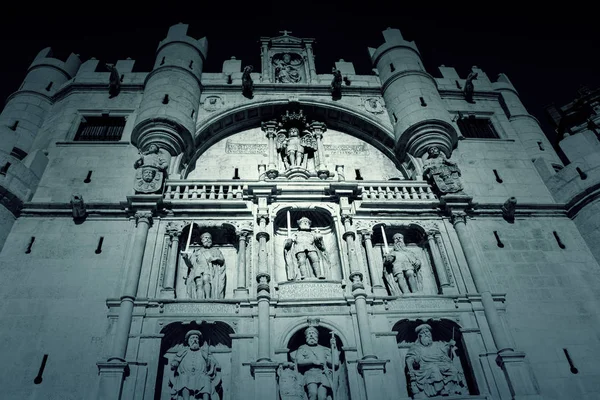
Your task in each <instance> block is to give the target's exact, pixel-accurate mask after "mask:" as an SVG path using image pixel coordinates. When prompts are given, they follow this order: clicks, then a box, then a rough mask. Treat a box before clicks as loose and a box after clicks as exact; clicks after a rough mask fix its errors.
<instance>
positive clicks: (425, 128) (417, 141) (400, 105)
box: [369, 28, 458, 159]
mask: <svg viewBox="0 0 600 400" xmlns="http://www.w3.org/2000/svg"><path fill="white" fill-rule="evenodd" d="M383 37H384V38H385V43H383V44H382V45H381V46H379V47H378V48H377V49H373V48H369V53H370V55H371V60H372V62H373V65H374V66H375V67H376V68H377V71H378V72H379V77H380V79H381V87H382V92H383V98H384V99H385V103H386V106H387V109H388V113H389V115H390V119H391V122H392V125H393V126H394V139H395V148H394V150H395V152H396V154H397V155H398V156H399V158H400V159H403V158H404V157H405V156H406V153H409V154H411V155H413V156H415V157H420V156H422V155H423V153H425V151H426V150H427V148H428V147H429V146H432V145H435V146H438V147H439V148H440V149H441V150H443V151H444V153H446V155H447V156H450V154H451V153H452V149H453V148H454V146H455V145H456V143H457V137H458V136H457V134H456V131H455V130H454V128H453V127H452V123H451V121H452V118H451V117H450V114H449V113H448V111H447V110H446V107H445V105H444V103H443V102H442V99H441V97H440V95H439V92H438V89H437V86H436V82H435V79H434V78H433V77H432V76H431V75H430V74H428V73H427V72H426V71H425V68H424V67H423V63H422V61H421V55H420V54H419V50H418V49H417V46H416V45H415V43H414V42H408V41H406V40H404V38H403V37H402V34H401V33H400V31H399V30H398V29H391V28H388V29H386V30H385V31H383Z"/></svg>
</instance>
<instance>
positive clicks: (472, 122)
mask: <svg viewBox="0 0 600 400" xmlns="http://www.w3.org/2000/svg"><path fill="white" fill-rule="evenodd" d="M457 124H458V128H459V129H460V133H461V134H462V135H463V136H464V137H466V138H477V139H498V138H499V136H498V133H497V132H496V130H495V129H494V126H493V125H492V121H490V120H489V119H487V118H474V117H468V118H459V119H458V121H457Z"/></svg>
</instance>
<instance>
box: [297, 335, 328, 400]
mask: <svg viewBox="0 0 600 400" xmlns="http://www.w3.org/2000/svg"><path fill="white" fill-rule="evenodd" d="M304 337H305V340H306V344H303V345H301V346H300V347H298V349H297V350H295V351H292V352H291V353H290V358H291V359H292V361H293V362H294V363H296V365H297V366H298V372H299V373H300V374H302V376H303V377H304V389H305V391H306V394H307V396H308V400H331V399H333V398H335V393H334V391H336V389H337V386H338V384H337V379H336V378H339V374H336V372H337V371H336V370H337V369H338V368H339V365H340V360H339V355H338V354H337V351H336V349H335V348H334V347H333V346H332V348H327V347H325V346H322V345H320V344H319V331H318V330H317V328H315V327H314V326H309V327H308V328H306V329H305V330H304ZM332 340H334V339H332Z"/></svg>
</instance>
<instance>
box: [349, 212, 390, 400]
mask: <svg viewBox="0 0 600 400" xmlns="http://www.w3.org/2000/svg"><path fill="white" fill-rule="evenodd" d="M342 222H343V223H344V230H345V232H344V235H343V238H344V240H345V241H346V245H347V247H348V264H349V267H350V282H351V283H352V296H353V297H354V306H355V307H356V322H357V325H358V336H359V338H360V345H361V349H362V358H361V359H360V360H358V370H359V371H360V373H361V375H362V376H363V379H364V381H365V389H366V394H367V399H377V400H379V399H382V398H385V397H382V396H381V390H382V388H383V387H384V386H383V385H384V382H383V374H384V369H385V363H386V361H385V360H379V359H378V358H377V356H376V355H375V353H374V352H373V342H372V339H371V327H370V326H369V325H370V324H369V313H368V311H367V301H366V299H367V292H366V291H365V286H364V284H363V274H362V272H360V267H359V264H358V257H357V255H356V246H355V242H354V239H355V237H356V233H355V232H354V231H353V230H352V219H351V218H350V216H349V215H342Z"/></svg>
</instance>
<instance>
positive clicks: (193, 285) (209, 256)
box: [181, 232, 227, 300]
mask: <svg viewBox="0 0 600 400" xmlns="http://www.w3.org/2000/svg"><path fill="white" fill-rule="evenodd" d="M200 243H201V247H199V248H197V249H194V250H193V251H192V252H191V254H190V253H189V252H185V251H182V252H181V257H182V258H183V261H184V262H185V263H186V265H187V266H188V268H189V269H188V275H187V277H186V278H185V285H186V293H187V295H188V298H189V299H195V300H200V299H223V298H225V284H226V281H227V276H226V274H225V258H224V257H223V253H221V250H219V249H217V248H214V247H212V245H213V241H212V235H211V234H210V233H208V232H205V233H203V234H202V235H201V236H200Z"/></svg>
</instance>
